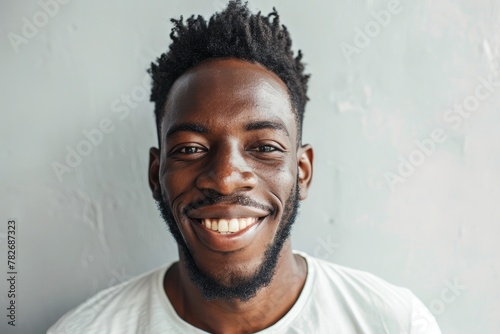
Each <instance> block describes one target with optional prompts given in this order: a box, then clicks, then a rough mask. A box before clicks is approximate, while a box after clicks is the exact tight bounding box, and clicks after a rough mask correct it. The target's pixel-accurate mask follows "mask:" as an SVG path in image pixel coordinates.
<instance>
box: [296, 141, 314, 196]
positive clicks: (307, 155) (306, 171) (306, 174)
mask: <svg viewBox="0 0 500 334" xmlns="http://www.w3.org/2000/svg"><path fill="white" fill-rule="evenodd" d="M297 158H298V167H299V191H300V194H299V199H300V200H304V199H306V198H307V194H308V191H309V186H310V185H311V181H312V173H313V158H314V154H313V148H312V146H311V145H309V144H306V145H303V146H301V147H300V148H299V150H298V152H297Z"/></svg>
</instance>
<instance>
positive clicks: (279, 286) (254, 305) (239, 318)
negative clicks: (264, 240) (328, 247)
mask: <svg viewBox="0 0 500 334" xmlns="http://www.w3.org/2000/svg"><path fill="white" fill-rule="evenodd" d="M306 276H307V264H306V261H305V259H304V258H302V257H301V256H299V255H297V254H293V253H292V249H291V244H290V240H287V241H286V243H285V245H284V246H283V249H282V251H281V255H280V257H279V259H278V263H277V266H276V272H275V275H274V277H273V280H272V281H271V283H270V284H269V285H268V286H267V287H264V288H262V289H260V290H259V291H258V292H257V295H256V296H255V297H254V298H252V299H250V300H249V301H247V302H242V301H241V300H232V301H226V300H211V301H207V300H206V299H204V298H203V296H202V295H201V293H200V290H199V289H198V287H197V286H195V285H194V284H193V282H192V281H191V279H190V278H189V276H188V273H187V270H186V268H185V266H184V265H183V261H182V257H181V261H180V262H177V263H175V264H174V265H173V266H171V267H170V268H169V269H168V271H167V273H166V275H165V279H164V289H165V291H166V294H167V296H168V298H169V300H170V302H171V304H172V305H173V307H174V309H175V311H176V312H177V314H178V315H179V316H180V317H181V318H182V319H183V320H184V321H186V322H188V323H190V324H191V325H193V326H195V327H198V328H200V329H203V330H205V331H208V332H212V333H224V334H226V333H227V334H229V333H253V332H256V331H259V330H262V329H264V328H267V327H269V326H271V325H272V324H274V323H276V322H277V321H278V320H279V319H281V318H282V317H283V316H284V315H285V314H286V313H287V312H288V311H289V310H290V309H291V308H292V306H293V305H294V304H295V302H296V301H297V299H298V297H299V295H300V292H301V291H302V288H303V286H304V283H305V280H306Z"/></svg>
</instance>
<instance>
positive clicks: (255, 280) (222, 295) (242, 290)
mask: <svg viewBox="0 0 500 334" xmlns="http://www.w3.org/2000/svg"><path fill="white" fill-rule="evenodd" d="M162 194H163V192H162ZM219 202H224V203H226V200H225V199H224V196H219V197H216V198H211V199H209V200H207V201H206V203H203V202H202V203H200V202H197V203H190V205H188V206H196V207H200V206H205V205H211V204H216V203H219ZM233 202H236V203H248V202H253V201H252V200H251V199H249V198H248V197H245V196H236V198H234V201H233ZM157 205H158V209H159V210H160V213H161V216H162V217H163V219H164V220H165V222H166V223H167V225H168V228H169V230H170V233H171V234H172V236H173V237H174V239H175V240H176V241H177V244H178V245H179V246H180V249H181V250H182V253H183V255H184V259H185V265H186V268H187V272H188V275H189V277H190V279H191V281H192V282H193V283H194V284H195V285H196V286H197V287H198V288H199V289H200V292H201V293H202V295H203V297H204V298H205V299H207V300H213V299H222V300H228V301H231V300H235V299H240V300H241V301H248V300H250V299H251V298H253V297H255V295H256V294H257V292H258V291H259V290H260V289H261V288H263V287H266V286H268V285H269V283H271V280H272V279H273V276H274V273H275V271H276V265H277V263H278V259H279V257H280V253H281V250H282V249H283V245H284V244H285V241H286V240H287V239H288V237H289V236H290V232H291V229H292V226H293V223H294V222H295V219H296V218H297V213H298V209H299V187H298V180H297V182H296V183H295V187H292V191H291V192H290V195H289V196H288V198H287V200H286V202H285V207H284V210H283V215H282V218H281V220H280V223H279V226H278V230H277V232H276V236H275V238H274V240H273V241H272V242H271V243H270V244H269V245H268V246H267V248H266V250H265V252H264V260H263V261H262V263H261V264H260V265H259V267H258V269H257V270H256V272H255V273H254V274H253V275H251V276H249V277H239V276H235V275H231V276H230V277H212V275H209V274H208V273H206V272H205V271H204V270H202V269H201V268H200V267H198V265H197V264H196V261H195V259H194V258H193V255H192V254H191V251H190V250H189V248H188V246H187V245H186V243H185V241H184V239H183V237H182V235H181V232H180V230H179V227H178V226H177V224H176V222H175V218H174V216H173V214H172V211H171V209H170V207H169V206H168V205H167V204H166V202H165V200H164V198H163V195H162V199H161V200H160V201H157ZM225 278H229V281H230V285H229V286H227V285H223V284H221V283H220V282H221V281H223V280H225Z"/></svg>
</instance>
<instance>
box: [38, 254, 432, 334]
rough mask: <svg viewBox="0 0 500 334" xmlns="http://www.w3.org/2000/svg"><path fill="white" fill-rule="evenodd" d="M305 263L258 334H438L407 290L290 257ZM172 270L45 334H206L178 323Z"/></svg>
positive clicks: (130, 284)
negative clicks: (168, 285)
mask: <svg viewBox="0 0 500 334" xmlns="http://www.w3.org/2000/svg"><path fill="white" fill-rule="evenodd" d="M294 253H296V254H299V255H301V256H302V257H304V258H305V259H306V261H307V278H306V282H305V284H304V288H303V289H302V292H301V293H300V296H299V298H298V299H297V302H296V303H295V304H294V305H293V307H292V308H291V309H290V310H289V311H288V313H287V314H286V315H285V316H284V317H283V318H281V319H280V320H279V321H278V322H277V323H275V324H274V325H272V326H271V327H268V328H266V329H264V330H262V331H259V332H258V333H259V334H269V333H286V334H299V333H301V334H316V333H318V334H334V333H340V334H351V333H353V334H354V333H355V334H370V333H377V334H381V333H384V334H385V333H387V334H403V333H409V334H423V333H426V334H427V333H428V334H440V333H441V331H440V330H439V327H438V325H437V323H436V320H435V319H434V317H433V316H432V314H431V313H430V312H429V310H428V309H427V308H426V307H425V306H424V305H423V304H422V303H421V302H420V301H419V300H418V299H417V297H415V295H414V294H413V293H412V292H411V291H410V290H408V289H405V288H401V287H397V286H394V285H392V284H389V283H387V282H385V281H384V280H382V279H381V278H378V277H376V276H374V275H372V274H369V273H366V272H363V271H359V270H354V269H350V268H346V267H343V266H340V265H337V264H333V263H330V262H327V261H323V260H320V259H316V258H314V257H311V256H309V255H307V254H305V253H302V252H294ZM169 267H170V265H164V266H162V267H160V268H157V269H155V270H152V271H150V272H148V273H145V274H142V275H141V276H139V277H136V278H133V279H131V280H129V281H126V282H123V283H122V284H119V285H117V286H114V287H111V288H108V289H106V290H103V291H101V292H99V293H98V294H96V295H95V296H94V297H92V298H90V299H88V300H87V301H86V302H84V303H83V304H81V305H80V306H78V307H77V308H75V309H74V310H71V311H69V312H68V313H66V314H65V315H64V316H63V317H62V318H61V319H59V321H57V322H56V323H55V324H54V325H53V326H52V327H51V328H50V329H49V330H48V332H47V333H48V334H66V333H67V334H73V333H85V334H89V333H99V334H102V333H119V334H126V333H162V334H164V333H176V334H189V333H207V332H205V331H203V330H200V329H198V328H196V327H194V326H192V325H190V324H189V323H187V322H185V321H184V320H182V319H181V318H180V317H179V316H178V315H177V313H176V312H175V310H174V308H173V306H172V304H171V303H170V301H169V299H168V297H167V295H166V294H165V290H164V289H163V278H164V275H165V272H166V270H167V269H168V268H169Z"/></svg>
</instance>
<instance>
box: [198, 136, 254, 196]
mask: <svg viewBox="0 0 500 334" xmlns="http://www.w3.org/2000/svg"><path fill="white" fill-rule="evenodd" d="M212 154H213V156H212V157H211V161H210V163H208V165H207V166H206V168H205V170H204V171H203V172H202V173H201V174H200V175H199V176H198V178H197V180H196V186H197V187H198V189H201V190H203V191H204V192H205V193H210V194H213V193H214V192H216V193H218V194H220V195H225V196H227V195H231V194H233V193H236V192H239V191H248V190H251V189H253V188H255V186H256V185H257V176H256V175H255V173H254V171H253V169H252V167H251V166H249V164H248V162H247V160H246V159H245V156H244V155H245V152H244V151H243V152H242V151H241V149H240V148H239V147H237V146H236V145H233V146H229V145H228V146H227V147H220V148H219V149H217V150H216V151H215V152H212Z"/></svg>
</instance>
